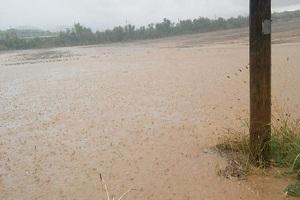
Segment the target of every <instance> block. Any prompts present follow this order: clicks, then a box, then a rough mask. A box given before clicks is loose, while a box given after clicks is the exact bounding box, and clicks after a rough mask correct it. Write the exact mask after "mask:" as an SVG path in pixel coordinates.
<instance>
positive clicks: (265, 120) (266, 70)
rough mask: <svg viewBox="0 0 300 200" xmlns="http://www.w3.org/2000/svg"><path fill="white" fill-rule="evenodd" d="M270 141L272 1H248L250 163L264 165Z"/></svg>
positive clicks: (268, 153) (268, 155)
mask: <svg viewBox="0 0 300 200" xmlns="http://www.w3.org/2000/svg"><path fill="white" fill-rule="evenodd" d="M270 139H271V0H250V150H251V153H250V160H251V162H252V163H253V164H255V165H261V164H263V165H266V164H268V161H269V159H270V146H269V141H270Z"/></svg>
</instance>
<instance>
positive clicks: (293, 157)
mask: <svg viewBox="0 0 300 200" xmlns="http://www.w3.org/2000/svg"><path fill="white" fill-rule="evenodd" d="M281 113H283V112H281ZM248 127H249V123H248V122H247V121H244V122H243V126H242V131H236V130H228V134H226V137H225V138H222V142H221V144H220V145H218V146H217V148H218V149H219V151H220V153H221V154H222V155H223V156H226V157H227V159H228V162H229V165H228V167H227V168H226V169H225V170H223V171H221V172H220V173H221V174H222V175H224V176H226V177H238V178H240V177H244V176H246V175H248V174H250V173H252V172H253V170H257V168H254V167H253V166H251V165H250V163H249V153H250V150H249V142H248V141H249V132H248V129H249V128H248ZM270 147H271V168H279V169H284V170H283V171H285V174H287V173H286V172H287V171H288V174H297V175H298V177H300V120H295V119H292V118H291V116H290V115H289V114H287V113H283V114H276V115H275V116H273V123H272V139H271V141H270ZM262 169H263V167H261V168H260V169H259V170H262ZM263 170H265V169H263ZM286 193H287V194H288V195H291V196H297V197H300V180H298V182H296V183H295V184H291V185H290V186H288V187H287V189H286Z"/></svg>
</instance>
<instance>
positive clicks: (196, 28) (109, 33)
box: [0, 11, 300, 50]
mask: <svg viewBox="0 0 300 200" xmlns="http://www.w3.org/2000/svg"><path fill="white" fill-rule="evenodd" d="M297 17H300V11H289V12H282V13H273V21H280V20H289V19H291V18H297ZM248 24H249V18H248V17H247V16H246V17H245V16H238V17H231V18H228V19H224V18H221V17H220V18H217V19H209V18H205V17H199V18H197V19H193V20H191V19H187V20H180V21H178V22H177V23H174V22H172V21H171V20H169V19H166V18H165V19H163V21H162V22H160V23H151V24H149V25H147V26H141V27H136V26H134V25H130V24H129V25H126V26H117V27H115V28H113V29H110V30H106V31H96V32H93V31H92V30H91V29H90V28H87V27H84V26H82V25H81V24H79V23H77V24H75V25H74V26H73V27H72V28H71V29H67V30H66V31H62V32H59V33H53V32H45V31H44V32H43V31H40V32H38V31H31V32H32V33H31V34H30V31H27V32H26V34H25V35H26V36H27V37H24V31H23V36H22V34H21V33H20V30H16V29H10V30H7V31H0V50H15V49H32V48H50V47H64V46H77V45H92V44H106V43H114V42H126V41H132V40H145V39H155V38H162V37H168V36H175V35H183V34H193V33H204V32H211V31H218V30H226V29H233V28H242V27H246V26H248Z"/></svg>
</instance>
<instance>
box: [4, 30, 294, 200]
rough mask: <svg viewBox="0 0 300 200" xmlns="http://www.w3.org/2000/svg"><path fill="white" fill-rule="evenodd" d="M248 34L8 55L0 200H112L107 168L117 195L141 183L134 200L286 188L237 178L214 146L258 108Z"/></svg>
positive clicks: (284, 58)
mask: <svg viewBox="0 0 300 200" xmlns="http://www.w3.org/2000/svg"><path fill="white" fill-rule="evenodd" d="M226 33H227V32H226ZM228 34H229V33H228ZM284 34H285V35H287V33H284ZM241 35H242V34H241ZM280 36H281V35H278V36H277V37H276V39H277V41H278V40H280ZM202 37H203V38H205V40H201V38H202ZM211 37H217V38H218V40H214V39H210V38H211ZM221 37H224V39H223V40H221V39H220V38H221ZM244 37H246V36H243V37H239V36H237V37H233V38H230V39H228V38H227V39H226V35H225V36H224V34H222V33H220V34H219V35H217V36H215V35H214V36H210V35H209V34H206V35H198V36H197V35H196V36H184V37H174V38H169V39H164V40H155V41H147V42H135V43H131V44H115V45H108V46H90V47H84V48H83V47H73V48H61V49H54V50H51V53H53V51H57V52H58V55H60V56H59V57H57V56H39V57H38V56H37V55H43V52H44V53H45V55H49V52H48V51H49V50H30V51H16V52H8V53H4V54H1V55H0V199H3V200H16V199H24V200H31V199H49V200H50V199H51V200H52V199H80V200H82V199H87V200H96V199H103V200H104V199H106V195H105V192H104V191H103V190H102V189H101V184H100V182H99V173H101V174H102V176H103V177H104V178H105V180H106V182H107V185H108V188H109V191H110V192H111V194H114V195H116V196H120V195H121V194H122V193H124V192H125V191H127V190H128V189H130V188H132V189H134V190H133V191H131V192H130V193H129V194H128V195H127V196H126V199H141V200H144V199H149V200H168V199H170V200H183V199H184V200H188V199H191V200H192V199H197V200H198V199H205V200H209V199H212V200H213V199H218V200H219V199H249V200H250V199H251V200H252V199H270V200H275V199H284V198H285V197H284V194H283V190H284V188H285V187H286V185H287V184H288V182H289V180H287V179H279V178H274V177H259V176H258V177H256V176H251V177H249V178H248V179H247V180H244V181H238V180H227V179H225V178H223V177H219V176H218V175H217V171H218V170H219V169H221V168H223V167H225V165H226V162H225V160H224V159H223V158H221V157H220V156H219V155H218V154H216V153H214V152H211V151H209V150H208V149H209V148H210V147H213V146H214V145H215V144H217V142H218V139H219V138H220V137H222V136H223V135H224V134H225V130H226V128H239V127H240V126H241V122H240V120H241V119H247V118H248V113H249V109H248V107H249V100H248V99H249V96H248V93H249V85H248V79H249V77H248V74H249V71H248V67H247V65H248V47H247V44H246V42H245V41H246V38H244ZM290 40H292V41H293V42H289V43H287V42H281V43H280V44H275V45H274V46H273V72H272V73H273V101H274V102H276V104H278V105H282V106H283V107H285V108H286V109H287V110H289V111H291V113H292V115H293V117H294V118H299V117H300V111H299V99H300V88H299V85H300V78H299V75H300V67H299V64H300V43H299V41H300V40H299V39H298V38H295V37H293V38H292V39H289V41H290ZM203 41H205V43H204V42H203ZM62 52H64V53H62ZM66 52H67V55H68V56H64V54H65V53H66ZM22 55H23V56H24V55H27V56H25V57H26V58H29V59H30V58H32V59H33V60H32V61H33V62H27V61H28V59H25V60H26V62H25V63H24V62H23V61H24V59H22V58H20V56H22ZM22 62H23V63H22ZM16 63H19V64H16ZM20 63H21V64H20Z"/></svg>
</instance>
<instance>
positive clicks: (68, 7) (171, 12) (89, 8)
mask: <svg viewBox="0 0 300 200" xmlns="http://www.w3.org/2000/svg"><path fill="white" fill-rule="evenodd" d="M248 5H249V0H0V29H7V28H10V27H19V26H33V27H37V28H43V29H51V30H53V29H56V28H58V27H63V26H71V25H73V24H74V23H75V22H80V23H81V24H83V25H85V26H89V27H91V28H93V29H94V30H104V29H106V28H111V27H114V26H116V25H124V24H126V22H127V23H131V24H134V25H137V26H139V25H147V24H148V23H150V22H158V21H161V20H162V19H163V18H164V17H167V18H169V19H171V20H173V21H177V20H178V19H187V18H196V17H199V16H204V17H210V18H213V17H215V16H217V17H219V16H220V17H230V16H237V15H247V14H248V7H249V6H248ZM295 9H300V0H273V10H277V11H281V10H295Z"/></svg>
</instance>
